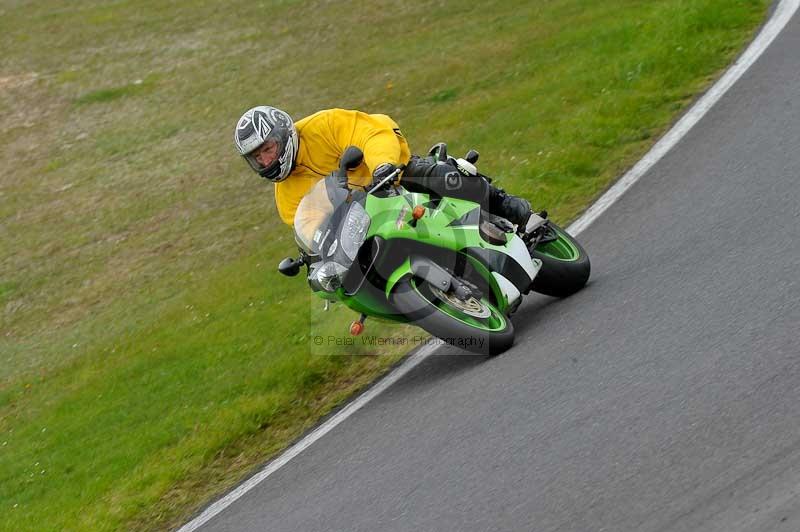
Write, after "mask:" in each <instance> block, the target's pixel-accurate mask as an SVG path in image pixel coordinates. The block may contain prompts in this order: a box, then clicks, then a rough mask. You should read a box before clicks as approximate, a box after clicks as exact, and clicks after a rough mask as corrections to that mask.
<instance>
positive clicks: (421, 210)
mask: <svg viewBox="0 0 800 532" xmlns="http://www.w3.org/2000/svg"><path fill="white" fill-rule="evenodd" d="M411 216H413V217H414V219H415V220H419V219H420V218H422V217H423V216H425V207H423V206H422V205H417V206H416V207H414V210H413V211H412V212H411Z"/></svg>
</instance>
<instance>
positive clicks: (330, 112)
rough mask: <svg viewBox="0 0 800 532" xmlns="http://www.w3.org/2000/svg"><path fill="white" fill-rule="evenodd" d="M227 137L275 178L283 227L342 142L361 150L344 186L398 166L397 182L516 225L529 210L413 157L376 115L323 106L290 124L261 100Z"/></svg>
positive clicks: (334, 161) (441, 165) (478, 180)
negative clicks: (482, 209) (479, 206)
mask: <svg viewBox="0 0 800 532" xmlns="http://www.w3.org/2000/svg"><path fill="white" fill-rule="evenodd" d="M234 142H235V144H236V149H237V150H238V152H239V154H240V155H242V157H244V159H245V160H246V161H247V162H248V164H249V165H250V167H251V168H252V169H253V170H254V171H255V172H256V173H258V174H259V175H260V176H261V177H263V178H265V179H268V180H270V181H272V182H273V183H275V203H276V205H277V208H278V214H279V215H280V217H281V219H282V220H283V222H284V223H286V224H288V225H290V226H291V225H292V224H293V222H294V214H295V211H296V210H297V207H298V205H299V204H300V200H301V199H303V197H304V196H305V195H306V193H307V192H308V191H309V190H310V189H311V188H312V187H313V186H314V185H315V184H316V183H317V181H319V180H320V179H323V178H324V177H325V176H327V175H328V174H330V173H331V172H332V171H334V170H336V169H337V168H338V167H339V158H340V157H341V155H342V153H343V152H344V150H345V148H347V147H348V146H357V147H359V148H360V149H361V150H362V151H363V152H364V160H363V162H362V163H361V165H360V166H358V167H357V168H356V169H354V170H352V171H350V172H348V183H349V184H350V185H351V186H361V187H366V186H369V185H371V184H372V183H374V182H377V181H380V180H382V179H383V178H385V177H386V176H388V175H390V174H391V173H392V172H394V171H395V170H396V169H397V168H398V167H404V170H403V173H402V178H401V180H402V184H403V186H404V187H405V188H406V189H408V190H410V191H416V192H425V193H434V194H437V195H440V196H450V197H456V198H462V199H468V200H471V201H476V202H479V203H481V204H482V205H484V206H485V208H487V210H488V211H489V212H491V213H493V214H496V215H498V216H502V217H503V218H505V219H507V220H509V221H510V222H512V223H514V224H517V225H518V226H519V227H520V228H524V227H525V224H526V222H527V221H528V218H529V217H530V214H531V207H530V204H529V203H528V202H527V201H526V200H525V199H523V198H519V197H516V196H512V195H510V194H507V193H506V192H505V191H503V190H502V189H500V188H497V187H494V186H492V185H491V184H490V183H489V182H488V181H486V180H485V179H484V178H482V177H480V176H464V175H462V174H461V172H459V170H458V168H456V167H455V166H453V165H451V164H448V163H447V162H442V161H437V160H436V159H435V158H434V157H431V156H428V157H418V156H412V155H411V152H410V149H409V146H408V142H407V141H406V139H405V137H404V136H403V134H402V133H401V132H400V128H399V126H398V125H397V123H396V122H395V121H394V120H392V119H391V118H389V117H388V116H386V115H383V114H367V113H363V112H360V111H352V110H344V109H327V110H323V111H319V112H317V113H314V114H312V115H310V116H307V117H306V118H303V119H301V120H298V121H297V122H296V123H295V122H294V121H293V120H292V119H291V117H290V116H289V115H288V114H287V113H285V112H284V111H281V110H280V109H277V108H275V107H271V106H265V105H261V106H257V107H253V108H252V109H249V110H248V111H247V112H245V113H244V114H243V115H242V117H241V118H240V119H239V121H238V122H237V124H236V130H235V132H234Z"/></svg>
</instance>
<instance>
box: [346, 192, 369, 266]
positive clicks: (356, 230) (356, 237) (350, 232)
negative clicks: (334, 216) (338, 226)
mask: <svg viewBox="0 0 800 532" xmlns="http://www.w3.org/2000/svg"><path fill="white" fill-rule="evenodd" d="M369 224H370V218H369V214H367V211H365V210H364V207H362V206H361V204H360V203H355V202H354V203H353V206H352V207H350V211H349V212H348V213H347V219H346V220H345V221H344V225H343V226H342V237H341V239H340V242H339V243H340V244H341V246H342V251H344V253H345V255H347V257H348V258H349V259H350V260H356V253H358V248H360V247H361V244H363V243H364V239H365V238H366V237H367V230H368V229H369Z"/></svg>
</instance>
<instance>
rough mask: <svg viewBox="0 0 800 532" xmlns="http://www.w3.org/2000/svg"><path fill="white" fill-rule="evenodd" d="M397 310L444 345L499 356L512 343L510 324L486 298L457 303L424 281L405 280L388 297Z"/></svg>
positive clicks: (452, 297) (448, 294)
mask: <svg viewBox="0 0 800 532" xmlns="http://www.w3.org/2000/svg"><path fill="white" fill-rule="evenodd" d="M391 300H392V304H393V305H394V306H395V307H396V309H397V311H398V312H400V313H401V314H403V315H404V316H406V317H407V318H408V319H409V320H410V322H411V323H412V324H414V325H417V326H418V327H421V328H422V329H424V330H426V331H428V332H429V333H431V334H432V335H434V336H436V337H437V338H439V339H441V340H442V341H444V342H445V343H447V344H448V345H453V346H456V347H460V348H461V349H465V350H467V351H471V352H473V353H480V354H484V355H490V356H494V355H499V354H500V353H502V352H503V351H506V350H507V349H508V348H510V347H511V346H512V344H513V343H514V324H513V323H511V320H510V319H509V318H508V316H506V315H504V314H503V313H502V312H500V310H498V309H497V307H495V306H494V305H493V304H492V303H491V302H490V301H489V300H488V299H487V298H486V297H482V298H481V299H476V298H474V297H472V298H470V299H469V300H467V301H460V300H458V298H456V297H455V295H453V294H452V293H445V292H443V291H441V290H439V289H438V288H436V287H433V286H431V285H430V284H429V283H428V282H427V281H425V280H423V279H418V278H416V277H407V278H405V279H402V280H401V281H399V282H398V283H397V286H395V288H394V290H393V291H392V296H391Z"/></svg>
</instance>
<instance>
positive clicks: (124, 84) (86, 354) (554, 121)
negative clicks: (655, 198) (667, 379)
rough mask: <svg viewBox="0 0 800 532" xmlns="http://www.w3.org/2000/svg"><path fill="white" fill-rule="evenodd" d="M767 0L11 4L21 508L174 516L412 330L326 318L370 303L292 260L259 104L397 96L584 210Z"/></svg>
mask: <svg viewBox="0 0 800 532" xmlns="http://www.w3.org/2000/svg"><path fill="white" fill-rule="evenodd" d="M767 4H768V1H767V0H751V1H747V0H740V1H731V0H692V1H689V0H648V1H635V0H607V1H604V2H600V1H587V0H551V1H547V2H526V1H522V0H517V1H510V0H509V1H502V2H501V1H496V2H484V3H479V4H475V3H470V2H466V1H460V2H459V1H448V2H434V1H432V0H430V1H415V2H400V3H398V2H378V3H375V2H369V3H367V2H359V3H356V4H351V5H348V7H347V9H345V8H344V7H343V6H342V5H341V4H337V3H329V2H321V1H311V2H292V1H279V2H269V3H268V2H265V3H263V4H253V3H252V2H240V1H238V0H233V1H232V2H224V3H223V2H191V3H190V2H188V1H185V0H182V1H178V2H172V3H169V5H167V4H164V3H163V2H153V1H149V2H148V1H145V2H133V1H130V0H120V1H117V2H113V3H105V2H81V3H67V4H65V3H63V2H55V1H53V0H44V1H42V2H37V3H33V4H30V3H28V4H25V5H22V4H20V3H15V2H9V1H4V2H0V25H2V31H0V47H2V50H3V54H2V57H0V124H2V127H0V158H1V160H0V162H2V164H0V242H2V248H0V249H2V254H0V313H2V323H1V325H2V327H0V529H2V530H42V529H65V530H75V529H90V530H114V529H163V528H166V527H168V526H174V525H176V524H178V523H180V522H181V520H182V519H185V517H186V516H187V515H189V514H190V513H191V512H192V511H193V510H195V509H197V508H198V507H199V506H200V505H201V504H202V503H203V502H204V501H206V500H208V499H209V498H210V497H212V496H213V495H215V494H218V493H220V492H222V491H224V490H225V489H226V488H228V487H230V486H231V485H232V484H233V483H235V482H236V481H237V480H238V479H240V478H242V477H243V476H245V475H246V474H247V473H248V472H249V471H252V470H253V468H254V467H256V466H257V465H258V464H259V463H261V462H263V461H264V460H266V459H268V458H269V457H270V456H272V455H273V454H274V453H275V452H276V451H278V450H279V449H280V448H281V447H283V446H284V445H285V444H286V443H287V442H289V441H291V440H292V439H293V438H296V437H297V436H299V435H300V434H302V432H303V431H304V430H305V429H307V428H308V427H310V426H312V425H313V424H314V423H315V421H316V420H317V419H318V418H319V417H320V416H322V415H324V414H325V413H326V412H329V411H330V410H331V409H332V408H333V407H334V406H336V405H337V404H339V403H340V402H341V401H343V400H345V399H346V398H347V397H348V396H349V395H350V394H352V393H353V392H354V391H356V390H358V389H360V388H361V387H363V386H364V385H365V384H366V383H368V382H370V381H371V380H372V379H374V378H375V376H376V375H379V374H380V373H382V372H384V371H385V370H386V369H387V368H388V367H389V366H391V364H393V363H394V362H395V361H396V360H397V359H398V358H399V357H400V356H401V355H402V348H400V347H398V348H393V349H391V350H389V351H386V348H385V347H376V346H363V345H358V344H357V345H356V346H336V345H332V346H327V345H326V346H320V347H317V346H315V344H314V343H313V341H312V340H313V337H314V336H315V335H322V336H324V337H327V336H328V335H329V334H330V335H339V336H342V335H343V334H344V333H345V332H346V329H347V324H348V323H349V322H350V320H352V319H353V317H354V316H353V315H352V314H351V313H350V312H348V311H346V309H341V308H339V309H337V308H336V307H335V306H334V309H333V310H331V311H330V312H329V313H327V314H323V313H322V311H321V303H320V302H319V301H318V300H316V299H314V298H312V297H311V296H310V294H309V293H308V290H307V288H306V286H305V283H304V282H303V281H302V279H299V278H296V279H289V278H285V277H282V276H280V275H279V274H277V272H276V270H275V265H276V264H277V262H278V261H279V259H281V258H283V257H284V256H287V255H290V254H293V253H294V246H293V239H292V236H291V233H290V232H289V230H288V229H287V228H286V227H285V226H283V225H282V224H281V223H280V222H279V220H278V217H277V213H276V211H275V207H274V199H273V195H272V188H271V185H269V184H268V183H265V182H263V181H261V180H259V179H258V178H256V177H255V176H254V174H252V172H250V170H249V169H248V168H247V166H246V165H245V163H244V162H243V161H241V160H240V158H238V156H236V155H235V152H234V148H233V146H232V142H231V136H232V130H233V126H234V124H235V122H236V120H237V119H238V118H239V116H240V115H241V113H242V112H243V111H244V110H245V109H247V108H248V107H251V106H252V105H256V104H260V103H267V104H273V105H276V106H279V107H281V108H283V109H285V110H287V111H288V112H290V114H292V115H293V116H295V117H298V118H299V117H301V116H304V115H306V114H310V113H312V112H314V111H316V110H318V109H322V108H327V107H334V106H336V107H345V108H357V109H362V110H365V111H368V112H381V113H387V114H390V115H391V116H392V117H393V118H395V119H396V120H397V121H398V122H399V123H400V125H401V126H402V128H403V130H404V133H405V134H406V136H407V137H408V138H409V139H410V140H411V144H412V149H413V150H414V151H415V152H423V151H425V150H426V149H427V147H428V146H429V145H431V144H433V143H434V142H436V141H439V140H446V141H447V142H448V143H449V146H450V151H451V152H452V153H464V152H466V151H467V150H468V149H469V148H476V149H478V150H479V151H480V152H481V154H482V158H481V164H480V167H481V169H482V171H483V172H484V173H487V174H489V175H493V176H496V177H497V178H498V179H497V181H496V182H497V183H498V184H499V185H500V186H503V187H504V188H506V189H508V190H510V191H512V192H514V193H517V194H523V195H525V196H528V197H530V198H531V199H532V200H533V203H534V205H535V206H536V207H539V208H547V210H548V211H549V212H550V213H551V215H552V216H553V217H554V218H555V219H556V220H557V221H561V222H566V221H568V220H570V219H572V218H574V217H575V216H576V215H577V214H578V213H579V212H580V211H581V210H582V209H583V208H585V206H586V205H587V204H589V203H590V202H591V200H592V199H593V198H595V197H597V195H598V194H600V193H601V192H602V191H603V190H604V189H606V188H607V187H608V186H609V184H610V183H611V182H612V181H613V179H614V178H615V177H616V176H618V175H620V173H621V172H623V171H624V170H625V169H626V168H628V167H629V166H630V165H631V164H632V163H633V162H634V161H635V160H636V159H637V158H638V157H640V156H641V155H642V154H643V153H644V152H645V151H646V150H647V148H648V147H649V146H650V145H652V143H653V142H654V141H655V140H656V139H657V138H658V137H659V135H660V134H661V133H663V132H664V131H665V129H666V128H667V127H668V126H669V124H670V123H671V122H672V121H673V120H675V118H676V117H677V116H678V115H679V114H680V112H681V110H683V109H685V107H686V106H687V105H688V104H689V102H691V100H692V99H693V98H694V97H695V95H696V94H697V93H698V92H699V91H701V90H703V89H704V88H705V87H707V86H708V85H709V83H710V81H711V80H713V79H714V78H715V77H716V76H717V75H718V74H719V73H720V71H721V70H722V69H723V68H724V67H725V66H726V65H727V64H728V63H729V62H730V61H731V60H732V59H733V57H734V56H735V54H736V53H737V52H738V51H740V50H741V49H742V46H743V45H744V43H746V42H747V40H748V39H749V38H750V37H751V36H752V35H753V31H754V30H755V29H756V27H757V26H758V25H759V23H760V22H761V21H762V20H763V17H764V14H765V12H766V7H767ZM589 252H590V253H591V249H590V250H589ZM367 323H368V328H367V331H368V333H375V334H381V335H390V336H392V335H397V336H401V335H406V334H411V333H414V332H413V331H412V330H411V329H408V328H403V327H397V326H388V325H383V324H380V323H377V322H372V321H368V322H367ZM327 352H330V353H331V354H333V355H336V356H323V354H322V353H327ZM378 353H381V354H385V356H354V355H375V354H378Z"/></svg>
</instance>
